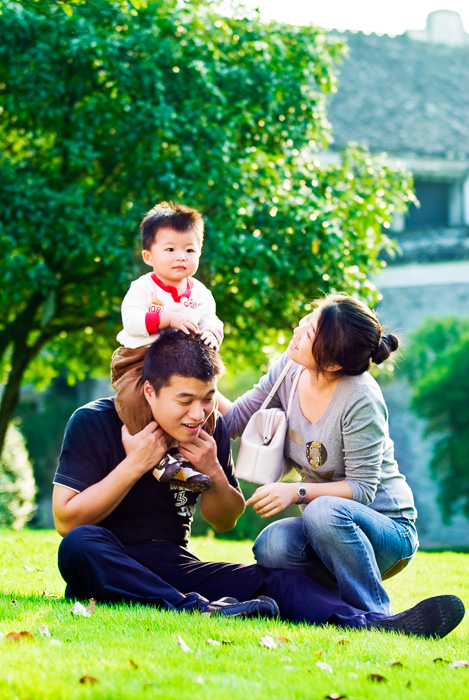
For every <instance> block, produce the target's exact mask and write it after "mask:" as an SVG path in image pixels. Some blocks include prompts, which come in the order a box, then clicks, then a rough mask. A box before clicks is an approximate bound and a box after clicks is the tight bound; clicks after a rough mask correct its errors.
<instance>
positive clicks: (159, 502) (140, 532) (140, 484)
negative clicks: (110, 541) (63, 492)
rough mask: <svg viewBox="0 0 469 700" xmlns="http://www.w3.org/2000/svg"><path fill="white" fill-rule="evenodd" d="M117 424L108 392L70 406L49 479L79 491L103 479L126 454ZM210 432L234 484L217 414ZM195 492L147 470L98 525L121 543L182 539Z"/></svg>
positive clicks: (181, 542) (223, 430)
mask: <svg viewBox="0 0 469 700" xmlns="http://www.w3.org/2000/svg"><path fill="white" fill-rule="evenodd" d="M121 428H122V421H121V420H120V418H119V416H118V415H117V412H116V410H115V408H114V399H113V398H108V399H99V400H98V401H93V402H92V403H89V404H87V405H86V406H82V407H81V408H79V409H78V410H77V411H75V413H74V414H73V415H72V417H71V418H70V420H69V422H68V424H67V427H66V430H65V436H64V441H63V445H62V451H61V453H60V457H59V464H58V467H57V471H56V473H55V476H54V484H60V485H61V486H67V487H69V488H71V489H73V490H74V491H77V492H81V491H84V490H85V489H86V488H88V486H91V485H92V484H95V483H97V482H98V481H101V480H102V479H104V477H106V476H107V475H108V474H109V473H110V472H111V471H112V470H113V469H114V468H115V467H116V466H117V465H118V464H119V463H120V462H122V460H123V459H125V450H124V446H123V444H122V436H121ZM213 437H214V439H215V441H216V443H217V453H218V461H219V462H220V464H221V467H222V469H223V471H224V472H225V474H226V477H227V479H228V481H229V483H230V484H231V485H232V486H235V487H236V486H237V485H238V481H237V479H236V477H235V476H234V469H233V461H232V457H231V449H230V439H229V436H228V430H227V428H226V425H225V422H224V420H223V418H221V417H220V418H219V419H218V421H217V425H216V428H215V433H214V435H213ZM198 495H199V494H197V493H194V492H192V491H186V490H184V489H180V488H178V487H174V486H172V485H171V484H160V483H159V482H158V481H157V480H156V479H155V477H154V476H153V474H152V471H151V470H150V471H149V472H147V473H146V474H144V476H142V477H141V478H140V479H139V480H138V481H137V483H136V484H135V485H134V486H133V487H132V488H131V490H130V491H129V493H128V494H127V495H126V496H125V498H124V499H123V500H122V501H121V503H120V504H119V505H118V506H117V507H116V508H115V510H114V511H113V512H112V513H111V514H110V515H109V516H108V517H107V518H105V519H104V520H102V521H100V523H99V525H100V526H102V527H105V528H107V529H108V530H111V532H113V533H114V534H115V535H116V537H118V538H119V540H120V541H121V542H122V543H123V544H136V543H138V542H146V541H148V540H170V541H171V542H175V543H177V544H179V545H185V544H187V542H188V540H189V536H190V529H191V522H192V516H193V512H194V506H195V503H196V501H197V497H198Z"/></svg>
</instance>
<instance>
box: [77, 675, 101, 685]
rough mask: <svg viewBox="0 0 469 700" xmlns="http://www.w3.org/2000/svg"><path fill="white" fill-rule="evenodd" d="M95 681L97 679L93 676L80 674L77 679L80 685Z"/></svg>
mask: <svg viewBox="0 0 469 700" xmlns="http://www.w3.org/2000/svg"><path fill="white" fill-rule="evenodd" d="M97 682H98V679H97V678H95V677H94V676H82V677H81V678H80V680H79V683H81V684H82V685H85V684H86V683H90V684H91V685H92V684H93V683H97Z"/></svg>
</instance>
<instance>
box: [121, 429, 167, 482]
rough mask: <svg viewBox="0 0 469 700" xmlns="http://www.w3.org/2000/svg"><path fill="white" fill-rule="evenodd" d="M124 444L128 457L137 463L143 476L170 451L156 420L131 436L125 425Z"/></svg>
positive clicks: (123, 431)
mask: <svg viewBox="0 0 469 700" xmlns="http://www.w3.org/2000/svg"><path fill="white" fill-rule="evenodd" d="M122 444H123V445H124V449H125V453H126V455H127V457H129V458H130V459H131V460H132V462H135V465H136V466H137V468H138V469H139V470H140V472H141V475H142V476H143V474H145V473H146V472H148V471H149V470H150V469H152V468H153V467H154V466H155V465H156V464H158V462H159V461H160V460H162V459H163V457H164V455H165V454H166V452H167V450H168V445H167V443H166V440H165V438H164V433H163V431H162V430H161V428H159V427H158V424H157V423H156V421H154V420H153V421H151V423H149V424H148V425H147V426H145V428H144V429H143V430H141V431H140V432H139V433H136V435H131V434H130V433H129V431H128V430H127V428H126V426H125V425H123V426H122Z"/></svg>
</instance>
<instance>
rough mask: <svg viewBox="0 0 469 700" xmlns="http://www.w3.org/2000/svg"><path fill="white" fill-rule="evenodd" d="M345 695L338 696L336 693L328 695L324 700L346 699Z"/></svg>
mask: <svg viewBox="0 0 469 700" xmlns="http://www.w3.org/2000/svg"><path fill="white" fill-rule="evenodd" d="M346 697H347V696H346V695H339V694H338V693H331V694H330V695H326V700H343V699H344V698H346Z"/></svg>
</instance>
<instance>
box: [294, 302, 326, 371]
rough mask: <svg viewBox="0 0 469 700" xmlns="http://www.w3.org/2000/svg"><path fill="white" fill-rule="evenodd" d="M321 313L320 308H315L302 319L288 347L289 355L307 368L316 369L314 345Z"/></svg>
mask: <svg viewBox="0 0 469 700" xmlns="http://www.w3.org/2000/svg"><path fill="white" fill-rule="evenodd" d="M320 313H321V311H320V309H315V310H314V311H313V313H312V314H308V316H305V317H304V318H302V319H301V321H300V322H299V324H298V326H297V327H296V328H295V330H294V331H293V338H292V339H291V341H290V343H289V345H288V348H287V355H288V357H289V358H290V359H292V360H294V361H295V362H298V364H299V365H303V367H306V369H315V362H314V357H313V355H312V347H313V340H314V336H315V334H316V327H317V325H318V320H319V316H320Z"/></svg>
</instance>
